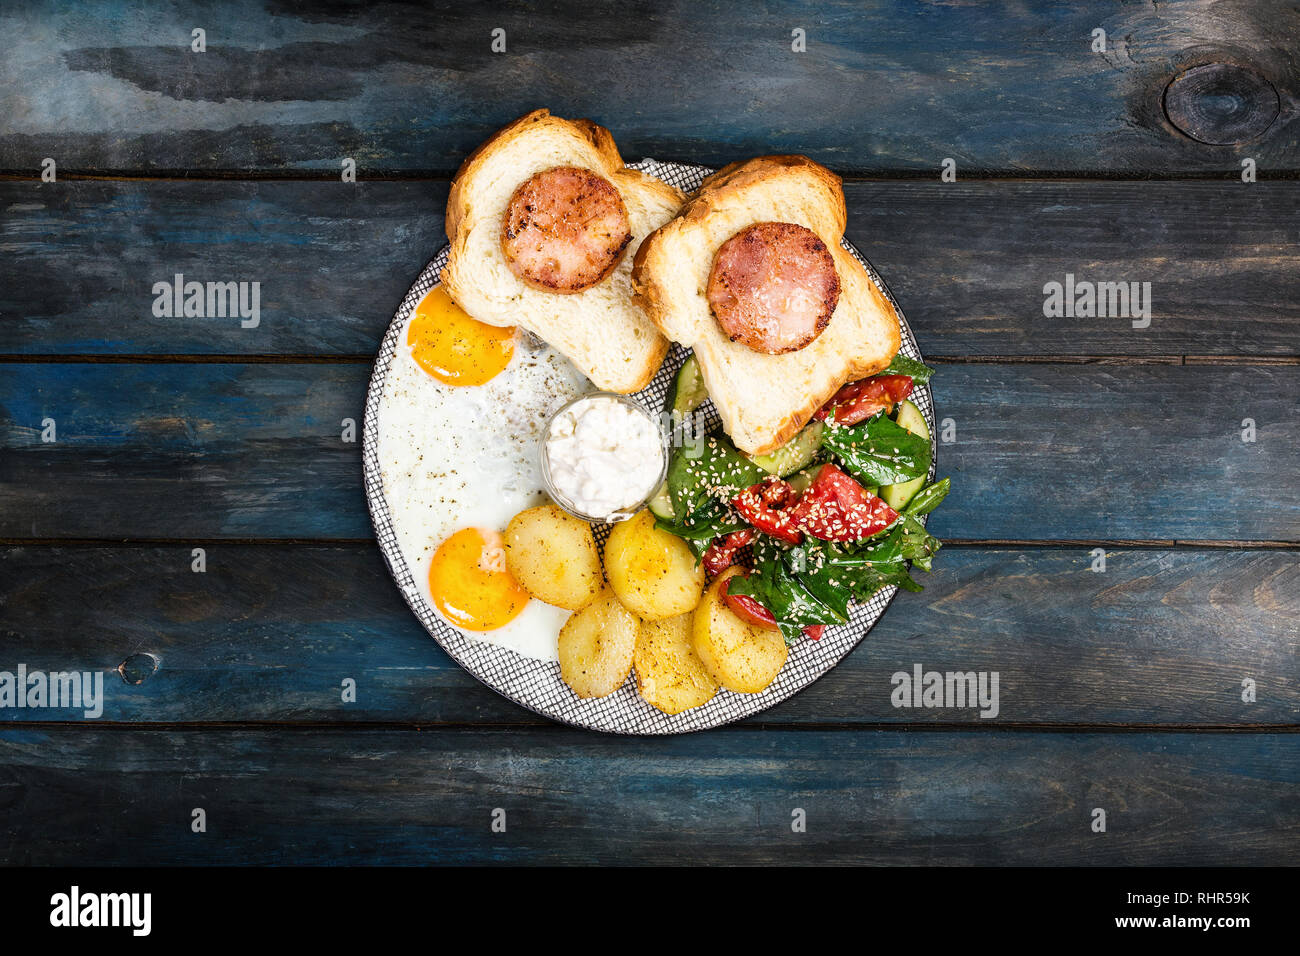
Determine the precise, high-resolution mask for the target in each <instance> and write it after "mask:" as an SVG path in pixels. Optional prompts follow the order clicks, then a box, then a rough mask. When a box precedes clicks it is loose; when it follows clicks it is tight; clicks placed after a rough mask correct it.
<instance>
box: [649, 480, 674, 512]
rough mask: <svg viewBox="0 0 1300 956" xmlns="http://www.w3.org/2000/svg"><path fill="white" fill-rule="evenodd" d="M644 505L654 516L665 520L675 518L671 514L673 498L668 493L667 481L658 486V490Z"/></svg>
mask: <svg viewBox="0 0 1300 956" xmlns="http://www.w3.org/2000/svg"><path fill="white" fill-rule="evenodd" d="M646 507H647V508H649V509H650V513H651V514H652V515H654V516H655V517H656V518H663V519H664V520H665V521H672V520H674V519H675V518H676V515H674V514H673V499H672V497H671V496H670V495H669V494H668V482H666V481H665V482H664V483H663V484H662V485H660V486H659V490H658V491H656V492H655V493H654V496H653V497H652V498H651V499H650V500H649V501H647V502H646Z"/></svg>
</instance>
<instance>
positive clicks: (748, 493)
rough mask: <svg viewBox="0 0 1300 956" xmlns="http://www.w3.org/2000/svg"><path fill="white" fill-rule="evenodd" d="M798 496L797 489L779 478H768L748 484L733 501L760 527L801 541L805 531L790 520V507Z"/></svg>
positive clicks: (786, 539) (748, 518)
mask: <svg viewBox="0 0 1300 956" xmlns="http://www.w3.org/2000/svg"><path fill="white" fill-rule="evenodd" d="M794 499H795V490H794V489H793V488H791V487H790V484H789V482H786V481H782V480H781V479H780V478H765V479H763V480H762V481H760V482H759V483H758V484H756V485H751V486H750V487H748V488H746V489H745V490H744V491H742V492H741V493H740V494H738V495H737V496H736V497H735V499H734V500H733V501H732V502H731V503H732V505H733V506H734V507H735V509H736V510H737V511H739V512H740V516H741V517H742V518H744V519H745V520H746V521H748V522H749V523H750V524H752V525H753V526H754V527H755V528H757V529H758V530H759V531H762V532H764V533H765V534H770V535H771V536H772V537H774V538H780V539H781V540H782V541H787V542H789V543H790V544H798V543H799V542H800V541H802V540H803V534H802V533H800V531H799V529H798V528H797V527H796V526H795V525H794V524H793V523H792V522H791V520H790V513H791V511H793V510H794V509H793V508H791V507H788V506H789V505H790V503H791V502H792V501H794Z"/></svg>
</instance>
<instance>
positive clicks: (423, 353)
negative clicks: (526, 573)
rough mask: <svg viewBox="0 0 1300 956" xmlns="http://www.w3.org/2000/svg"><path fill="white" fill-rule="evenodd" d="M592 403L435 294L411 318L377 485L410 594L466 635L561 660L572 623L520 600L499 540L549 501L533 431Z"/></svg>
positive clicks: (390, 384) (549, 360) (524, 341)
mask: <svg viewBox="0 0 1300 956" xmlns="http://www.w3.org/2000/svg"><path fill="white" fill-rule="evenodd" d="M591 390H592V386H591V384H590V383H589V382H587V380H586V378H584V377H583V375H582V374H581V373H580V372H578V371H577V369H575V368H574V367H573V365H572V364H571V363H570V362H569V360H568V359H566V358H564V356H562V355H560V353H559V352H556V351H555V350H553V349H551V348H549V347H548V346H546V345H545V344H543V343H540V342H538V341H537V340H536V339H534V338H533V337H532V336H529V335H527V334H526V333H518V332H516V331H515V330H513V329H501V328H498V327H496V326H491V325H486V324H484V323H481V322H477V321H475V320H474V319H473V318H471V317H470V316H468V315H466V314H465V312H464V311H462V310H461V309H460V308H459V307H458V306H456V305H455V304H454V303H453V302H452V301H451V298H450V297H449V296H448V295H447V294H446V292H445V291H443V289H442V287H441V286H435V287H434V288H433V289H432V290H430V292H429V293H428V294H426V295H425V297H424V298H423V299H422V300H421V301H420V303H419V305H417V306H416V308H415V309H413V310H412V312H411V315H410V316H409V317H408V318H407V320H406V324H405V326H404V327H403V328H402V330H401V333H400V335H399V337H398V346H397V353H396V354H395V355H394V356H393V360H392V365H391V367H390V368H389V370H388V378H387V380H386V382H385V386H384V394H383V397H382V398H381V399H380V403H379V410H378V422H377V425H378V435H379V442H378V457H379V464H380V477H381V480H382V482H383V488H384V498H385V500H386V501H387V504H388V511H389V514H390V515H391V518H392V526H393V530H394V532H395V534H396V537H397V544H398V547H399V549H400V550H401V552H402V557H403V558H404V559H405V561H406V565H407V567H408V568H409V569H410V571H411V576H412V578H413V579H414V582H415V587H416V590H417V591H418V592H419V594H420V595H421V596H422V597H423V599H424V600H425V601H426V602H427V603H428V605H429V607H430V608H432V609H433V612H434V613H435V614H436V615H437V616H438V617H440V618H441V619H442V620H443V621H445V622H446V623H447V624H448V625H450V626H451V627H453V628H455V629H456V630H458V631H460V632H461V633H462V634H465V635H466V636H468V637H471V638H474V639H476V640H485V641H490V642H492V643H494V644H499V645H501V646H503V647H508V648H511V649H513V650H515V651H517V652H518V653H520V654H522V655H524V656H525V657H531V658H535V659H537V660H545V661H553V660H556V659H557V650H556V648H557V637H558V635H559V631H560V626H561V625H562V624H563V623H564V621H565V619H566V618H567V617H568V616H569V613H570V612H569V611H566V610H563V609H561V608H557V607H552V606H551V605H548V604H544V603H542V602H541V601H538V600H536V599H535V598H531V599H530V598H529V597H528V595H527V594H526V593H525V592H524V591H523V590H522V589H521V588H520V587H519V585H518V583H517V582H515V580H514V578H513V577H512V576H511V575H510V573H509V571H508V570H507V569H506V567H505V562H504V550H503V549H502V547H501V532H502V531H503V530H505V527H506V525H507V524H508V523H509V522H510V519H511V518H513V517H514V516H515V515H516V514H518V513H519V512H520V511H523V510H524V509H525V508H531V507H533V506H535V505H539V504H543V503H544V502H545V501H546V500H547V498H546V492H545V490H544V484H543V481H542V474H541V450H540V442H541V438H542V430H543V428H544V426H545V424H546V421H547V419H548V418H549V417H550V415H551V414H552V413H553V412H554V411H556V410H557V409H558V408H559V407H560V406H561V405H564V404H565V403H566V402H568V401H570V400H572V399H574V398H577V397H578V396H579V395H582V394H586V393H587V392H590V391H591Z"/></svg>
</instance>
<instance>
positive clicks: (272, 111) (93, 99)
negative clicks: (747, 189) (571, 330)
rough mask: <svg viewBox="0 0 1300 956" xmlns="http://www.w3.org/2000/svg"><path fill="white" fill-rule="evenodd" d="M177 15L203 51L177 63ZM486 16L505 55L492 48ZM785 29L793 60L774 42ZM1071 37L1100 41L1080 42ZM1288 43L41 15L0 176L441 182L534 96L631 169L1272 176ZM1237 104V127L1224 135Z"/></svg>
mask: <svg viewBox="0 0 1300 956" xmlns="http://www.w3.org/2000/svg"><path fill="white" fill-rule="evenodd" d="M195 27H202V28H203V29H205V30H206V31H207V36H206V44H207V48H206V52H202V53H196V52H192V50H191V31H192V29H193V28H195ZM497 28H500V29H502V30H504V31H505V37H506V50H505V52H502V53H496V54H494V53H493V52H492V49H491V44H492V31H493V30H494V29H497ZM795 29H801V30H803V31H804V32H805V35H806V47H807V48H806V52H793V51H792V40H793V36H792V31H794V30H795ZM1097 29H1102V30H1104V31H1106V37H1107V45H1106V50H1105V52H1093V44H1094V33H1093V31H1094V30H1097ZM1298 29H1300V13H1297V11H1296V10H1295V8H1294V7H1293V6H1292V5H1290V4H1286V3H1283V2H1280V0H1279V2H1257V0H1232V2H1228V3H1223V2H1218V3H1211V2H1210V0H1186V2H1180V3H1170V4H1158V5H1122V6H1116V5H1112V4H1102V3H1075V4H1028V5H1018V6H1012V7H1008V6H1003V5H995V6H985V5H980V4H974V5H957V6H954V5H932V4H915V3H909V2H906V0H880V2H877V3H874V4H870V5H864V4H860V3H855V2H851V0H830V2H824V3H819V4H818V5H817V7H816V8H815V9H809V8H808V7H805V6H803V5H801V4H794V3H773V4H764V5H738V4H733V3H722V2H716V0H715V2H705V3H698V2H686V0H670V2H667V3H664V2H662V0H653V2H649V0H634V2H631V3H623V4H620V5H618V6H616V7H614V6H609V7H605V6H601V5H592V4H585V3H574V2H566V3H552V4H547V5H545V6H541V7H538V6H528V7H515V8H508V9H487V8H483V7H476V6H474V5H463V4H439V5H437V6H436V7H434V8H432V9H430V8H427V7H423V6H420V7H410V6H407V5H405V4H400V3H375V4H365V5H362V6H356V7H340V6H334V7H332V8H330V9H329V10H327V11H313V12H305V11H299V10H297V9H296V8H291V7H289V6H286V5H283V4H263V3H257V2H253V0H246V2H243V3H240V4H238V5H235V6H227V7H223V8H222V10H221V12H220V13H214V12H213V11H211V10H209V9H208V8H206V7H204V6H203V5H201V4H192V3H181V4H177V5H174V6H173V7H171V8H169V9H168V10H167V11H165V12H159V11H157V10H155V9H153V8H148V7H145V6H137V5H135V4H125V3H114V4H107V5H99V6H97V7H96V8H95V9H94V10H80V9H78V10H75V11H74V10H71V9H68V8H66V7H63V6H61V5H58V4H55V3H52V2H51V3H46V4H41V5H23V6H21V7H19V8H18V9H14V10H6V11H5V15H4V18H3V20H0V36H2V37H4V38H5V42H6V43H7V44H8V45H9V46H10V47H11V53H10V55H8V56H5V57H3V58H0V64H3V66H0V115H3V116H5V117H6V123H5V129H4V131H3V133H0V168H4V169H11V170H25V171H35V170H38V169H39V167H40V163H41V161H42V159H43V158H45V157H51V158H54V159H56V160H57V162H58V163H59V164H60V166H61V168H63V169H65V170H73V169H76V170H94V171H108V170H124V169H125V170H154V171H170V172H192V171H235V172H243V171H248V170H267V171H283V170H320V171H333V172H335V173H337V171H338V170H339V168H340V161H341V160H342V159H343V157H352V158H354V159H356V160H357V162H358V164H359V167H360V172H361V175H362V176H363V177H364V176H365V175H366V174H367V173H368V172H374V171H412V170H413V171H437V172H446V171H450V170H452V169H454V168H455V167H456V165H457V164H458V163H459V162H460V160H461V158H462V157H463V156H464V155H465V153H466V152H468V151H469V150H470V149H472V148H473V147H474V146H475V145H477V143H478V142H480V141H481V140H482V139H483V138H484V137H485V136H486V135H488V134H489V133H490V132H491V131H492V130H494V129H496V128H497V127H499V126H500V125H502V124H503V123H505V122H507V121H508V120H511V119H513V118H515V117H516V116H518V115H520V114H522V113H523V112H525V111H527V110H529V109H532V108H534V107H536V106H540V105H545V106H549V107H550V108H551V109H553V110H554V111H556V112H557V113H559V114H560V115H590V116H591V117H592V118H594V119H597V120H599V121H601V122H604V123H606V124H607V125H609V126H610V127H611V128H612V129H613V131H614V133H615V135H616V137H617V138H618V139H619V141H620V143H621V145H622V147H623V149H624V150H625V152H626V153H627V155H629V156H633V157H639V156H643V155H655V156H666V157H671V158H679V159H683V160H694V161H697V162H706V163H713V164H718V163H723V162H729V161H732V160H735V159H738V158H743V157H745V156H748V155H755V154H759V153H774V152H806V153H808V154H810V155H812V156H814V157H815V158H817V159H819V160H821V161H823V162H826V163H828V164H830V165H832V166H835V167H837V168H839V169H843V170H847V171H859V172H878V171H899V170H902V171H928V172H934V173H935V174H936V175H937V171H938V169H939V167H940V164H941V163H942V162H943V160H944V158H946V157H951V158H953V159H955V160H956V162H957V164H958V168H959V169H961V170H963V171H970V172H974V171H977V170H985V171H988V170H994V171H1001V172H1008V171H1009V172H1023V171H1046V172H1053V173H1059V172H1065V171H1090V172H1097V171H1100V172H1108V173H1121V174H1126V175H1130V174H1136V175H1146V174H1151V173H1154V174H1157V175H1168V174H1171V173H1178V172H1231V173H1234V174H1235V173H1237V172H1239V171H1240V159H1241V158H1242V157H1243V156H1251V157H1254V158H1255V159H1256V160H1257V162H1258V164H1259V166H1260V168H1261V169H1263V170H1268V171H1278V170H1288V171H1294V170H1295V169H1296V168H1297V167H1298V166H1300V161H1298V157H1300V149H1298V148H1297V143H1298V140H1297V132H1296V130H1297V128H1298V127H1297V125H1296V123H1295V122H1294V120H1295V116H1296V97H1297V92H1298V91H1300V79H1298V78H1297V75H1298V73H1300V71H1298V70H1297V59H1296V58H1297V50H1296V46H1295V43H1294V37H1295V35H1296V33H1297V30H1298ZM1206 63H1217V64H1221V67H1220V69H1221V70H1222V71H1223V72H1224V74H1225V75H1226V76H1228V79H1229V83H1228V85H1227V86H1225V87H1221V88H1214V89H1208V90H1206V89H1200V88H1199V87H1198V88H1196V89H1190V90H1189V88H1184V90H1183V94H1184V95H1185V96H1190V101H1189V102H1186V103H1184V102H1183V100H1181V99H1180V100H1179V101H1178V102H1179V104H1180V109H1179V111H1178V113H1177V115H1178V116H1179V117H1182V118H1183V121H1184V123H1185V124H1186V125H1187V126H1188V127H1190V128H1189V129H1188V131H1187V133H1190V134H1191V135H1187V134H1185V133H1183V132H1179V131H1178V130H1177V129H1176V128H1175V127H1174V126H1173V125H1171V124H1170V122H1169V120H1168V119H1167V117H1166V114H1165V110H1164V108H1163V97H1164V92H1165V89H1166V87H1167V85H1168V84H1169V83H1170V81H1171V80H1172V79H1173V78H1174V77H1175V76H1177V75H1179V73H1180V72H1181V71H1183V70H1184V69H1186V68H1187V67H1190V66H1194V65H1197V64H1206ZM1242 68H1245V69H1242ZM1247 78H1250V79H1249V81H1248V80H1247ZM1225 104H1226V105H1225ZM1234 106H1237V107H1239V108H1234ZM1243 112H1249V115H1250V116H1251V117H1252V119H1253V120H1254V122H1252V124H1251V125H1250V126H1249V128H1239V127H1237V126H1236V125H1235V124H1234V119H1235V117H1237V116H1239V115H1240V114H1241V113H1243ZM1189 116H1191V117H1194V121H1190V122H1189V121H1188V119H1187V117H1189ZM1266 120H1268V122H1265V121H1266ZM1261 128H1262V132H1261V131H1260V130H1261ZM1194 137H1199V138H1200V139H1201V140H1208V141H1209V142H1210V143H1213V142H1228V143H1230V144H1238V143H1239V141H1240V140H1242V139H1243V138H1245V139H1246V140H1247V141H1246V142H1241V143H1240V144H1239V145H1221V146H1215V145H1209V144H1208V143H1207V142H1202V141H1199V140H1198V139H1197V138H1194ZM1251 137H1253V139H1251Z"/></svg>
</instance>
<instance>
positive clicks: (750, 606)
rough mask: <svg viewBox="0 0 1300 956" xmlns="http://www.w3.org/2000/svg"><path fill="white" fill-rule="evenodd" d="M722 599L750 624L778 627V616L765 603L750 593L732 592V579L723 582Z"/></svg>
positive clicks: (737, 615)
mask: <svg viewBox="0 0 1300 956" xmlns="http://www.w3.org/2000/svg"><path fill="white" fill-rule="evenodd" d="M721 593H722V599H723V600H724V601H726V602H727V607H729V608H731V610H732V611H733V612H735V615H736V617H738V618H740V619H741V620H742V621H745V622H747V623H749V624H754V625H756V626H758V627H770V628H772V629H773V630H775V629H776V617H775V616H774V615H773V614H772V612H771V611H769V610H768V609H767V608H765V607H763V605H761V604H759V603H758V602H757V601H755V600H754V599H753V598H752V597H750V596H749V595H748V594H732V593H731V581H730V580H727V581H723V582H722V590H721Z"/></svg>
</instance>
